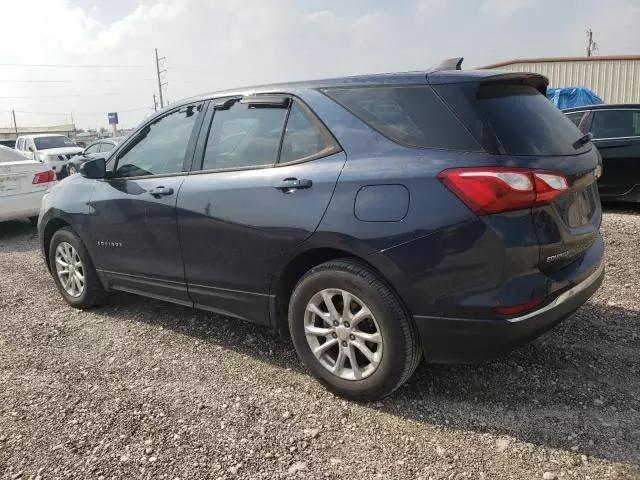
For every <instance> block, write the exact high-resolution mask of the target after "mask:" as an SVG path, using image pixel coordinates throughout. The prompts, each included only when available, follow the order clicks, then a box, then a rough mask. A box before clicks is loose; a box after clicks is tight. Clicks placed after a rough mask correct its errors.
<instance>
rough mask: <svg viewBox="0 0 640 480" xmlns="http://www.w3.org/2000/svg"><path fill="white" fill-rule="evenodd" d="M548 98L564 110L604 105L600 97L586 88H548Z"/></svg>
mask: <svg viewBox="0 0 640 480" xmlns="http://www.w3.org/2000/svg"><path fill="white" fill-rule="evenodd" d="M547 98H548V99H549V100H551V103H553V104H554V105H555V106H556V107H558V108H562V109H564V108H572V107H584V106H586V105H598V104H600V103H604V102H603V101H602V99H601V98H600V97H599V96H597V95H596V94H595V93H593V92H592V91H591V90H589V89H588V88H585V87H569V88H548V89H547Z"/></svg>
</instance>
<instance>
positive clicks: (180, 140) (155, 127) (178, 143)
mask: <svg viewBox="0 0 640 480" xmlns="http://www.w3.org/2000/svg"><path fill="white" fill-rule="evenodd" d="M201 108H202V105H190V106H188V107H182V108H181V109H179V110H176V111H174V112H171V113H169V114H168V115H165V116H164V117H161V118H159V119H157V120H155V121H154V122H153V123H151V124H150V125H147V126H146V127H144V128H143V129H142V131H141V132H139V133H138V134H137V136H136V138H135V139H134V140H133V144H129V145H128V146H127V147H128V148H126V149H125V150H124V153H123V154H122V155H120V156H119V158H118V164H117V170H116V174H115V175H116V176H117V177H139V176H146V175H160V174H169V173H178V172H180V171H182V164H183V162H184V156H185V153H186V150H187V144H188V143H189V138H190V137H191V131H192V130H193V125H194V123H195V121H196V117H197V116H198V112H199V111H200V109H201Z"/></svg>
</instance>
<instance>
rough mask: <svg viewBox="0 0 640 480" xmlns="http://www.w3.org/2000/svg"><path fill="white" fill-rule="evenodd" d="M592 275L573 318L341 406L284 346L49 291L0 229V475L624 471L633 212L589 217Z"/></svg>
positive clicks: (631, 469) (637, 235) (629, 456)
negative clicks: (602, 262) (591, 290)
mask: <svg viewBox="0 0 640 480" xmlns="http://www.w3.org/2000/svg"><path fill="white" fill-rule="evenodd" d="M603 228H604V233H605V238H606V243H607V268H608V274H607V279H606V281H605V283H604V285H603V287H602V288H601V290H600V291H599V292H598V293H597V294H596V296H594V298H592V300H591V301H590V302H589V303H588V304H587V305H586V306H584V307H583V308H582V309H580V310H579V311H578V312H577V313H576V314H575V315H574V316H573V317H572V318H571V319H569V320H567V321H566V322H565V323H563V324H562V325H561V326H560V327H558V328H556V329H555V330H553V331H551V332H549V333H548V334H547V335H545V336H544V337H542V338H540V339H538V340H536V341H534V342H533V343H531V344H530V345H528V346H526V347H524V348H522V349H520V350H518V351H516V352H514V353H512V354H511V355H509V356H507V357H505V358H502V359H500V360H498V361H494V362H491V363H487V364H483V365H476V366H427V365H424V364H423V365H422V366H421V367H420V368H419V369H418V371H417V372H416V375H415V376H414V377H413V379H412V380H410V382H409V383H408V385H407V386H406V387H404V388H402V389H401V390H400V391H399V392H397V393H396V394H394V395H393V396H392V397H390V398H388V399H385V400H384V401H383V402H378V403H375V404H357V403H350V402H346V401H343V400H341V399H339V398H336V397H335V396H333V395H331V394H330V393H328V392H326V391H325V390H324V389H323V388H321V387H320V386H319V385H318V384H317V383H316V382H315V381H314V380H313V379H312V378H310V377H309V375H308V374H307V373H305V372H304V371H303V370H302V368H301V366H300V363H299V362H298V360H297V358H296V356H295V353H294V351H293V347H292V345H291V343H290V342H288V341H284V340H281V339H280V338H279V337H277V336H274V335H272V334H270V333H269V332H268V331H266V330H264V329H261V328H259V327H256V326H252V325H249V324H245V323H242V322H238V321H234V320H230V319H226V318H223V317H220V316H216V315H213V314H208V313H202V312H196V311H193V310H190V309H186V308H182V307H176V306H172V305H167V304H163V303H160V302H156V301H150V300H146V299H141V298H137V297H133V296H128V295H114V296H113V297H112V298H111V299H110V301H109V303H108V305H107V306H105V307H103V308H100V309H97V310H93V311H90V312H78V311H75V310H73V309H71V308H70V307H68V306H67V305H66V304H65V303H64V302H63V301H62V299H61V297H60V296H59V295H58V293H57V291H56V290H55V287H54V284H53V281H52V280H51V278H50V277H49V276H48V274H47V273H46V271H45V267H44V265H43V263H42V260H41V258H40V255H39V252H38V249H37V240H36V234H35V231H34V229H33V228H32V227H30V226H29V224H28V223H20V222H13V223H6V224H2V225H0V271H2V272H3V275H2V276H0V292H1V294H0V478H2V479H5V478H7V479H9V478H10V479H16V478H23V479H49V478H96V479H103V478H104V479H107V478H114V479H116V478H117V479H122V478H168V479H172V480H173V479H176V478H180V479H194V478H211V479H216V478H221V479H227V478H228V479H231V478H247V479H258V478H269V479H270V478H344V477H347V476H349V477H351V478H358V479H360V478H363V479H364V478H385V479H395V478H398V479H402V478H407V479H408V478H411V479H414V478H423V479H434V480H435V479H462V478H468V479H507V478H511V479H554V478H558V479H560V478H564V479H572V478H580V479H593V480H596V479H598V480H599V479H605V478H635V479H640V362H639V356H638V355H639V352H640V348H639V347H640V340H639V338H638V335H639V328H638V324H639V322H640V275H639V274H640V248H639V245H640V215H639V214H638V213H637V212H633V211H629V210H613V211H612V210H609V211H608V212H607V214H606V215H605V220H604V227H603Z"/></svg>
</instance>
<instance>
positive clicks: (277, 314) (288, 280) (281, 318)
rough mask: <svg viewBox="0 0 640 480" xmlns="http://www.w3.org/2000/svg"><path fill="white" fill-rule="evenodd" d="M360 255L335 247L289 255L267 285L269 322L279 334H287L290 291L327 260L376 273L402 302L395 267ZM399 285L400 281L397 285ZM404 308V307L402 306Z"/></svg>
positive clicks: (379, 257)
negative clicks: (352, 263) (346, 262)
mask: <svg viewBox="0 0 640 480" xmlns="http://www.w3.org/2000/svg"><path fill="white" fill-rule="evenodd" d="M376 253H377V254H375V253H374V254H371V253H369V254H364V253H363V252H359V251H354V250H352V249H347V248H340V247H339V246H310V247H309V248H307V249H305V250H303V251H298V252H296V253H295V254H293V255H292V256H291V257H290V258H289V259H288V261H286V262H284V264H283V266H282V267H281V268H280V269H279V270H278V272H277V273H276V274H275V275H274V277H273V279H272V282H271V295H272V299H273V300H272V302H271V308H270V310H271V312H270V314H271V323H272V325H273V327H274V328H276V329H277V330H278V331H280V333H282V334H284V335H288V333H289V332H288V322H287V309H288V306H289V300H290V298H291V294H292V293H293V289H294V288H295V286H296V284H297V283H298V281H299V280H300V278H302V276H303V275H304V274H305V273H307V272H308V271H309V270H311V269H312V268H313V267H315V266H317V265H320V264H322V263H325V262H328V261H330V260H338V259H349V260H354V261H356V262H358V263H361V264H363V265H365V266H366V267H367V268H369V269H370V270H372V271H373V272H374V273H376V274H377V275H378V276H379V277H380V278H381V279H382V280H383V281H384V282H385V283H387V285H388V286H389V288H391V289H392V290H393V291H394V292H395V293H396V295H397V296H398V298H399V299H400V301H402V302H403V303H404V299H403V295H401V294H400V292H399V291H398V288H396V287H397V285H398V282H396V281H394V280H395V277H396V272H395V268H389V267H390V265H387V262H386V260H385V259H384V256H383V255H381V254H380V253H379V252H376ZM400 283H402V282H400ZM405 306H406V305H405Z"/></svg>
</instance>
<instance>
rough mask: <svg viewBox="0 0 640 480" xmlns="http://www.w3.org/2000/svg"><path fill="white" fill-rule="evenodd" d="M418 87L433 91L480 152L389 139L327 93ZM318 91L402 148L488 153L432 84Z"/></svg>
mask: <svg viewBox="0 0 640 480" xmlns="http://www.w3.org/2000/svg"><path fill="white" fill-rule="evenodd" d="M416 87H421V88H425V87H426V88H428V89H430V90H431V92H432V93H433V94H434V95H435V96H436V98H437V99H438V101H440V103H442V105H443V106H444V108H445V109H446V110H447V111H448V112H449V113H450V114H451V116H452V117H453V118H454V119H455V120H456V122H458V124H459V125H460V127H461V128H462V130H464V131H465V132H466V133H467V134H468V135H469V137H470V138H471V139H472V140H473V141H474V142H475V143H476V144H477V145H478V150H460V149H452V148H438V147H425V146H421V145H413V144H411V143H405V142H401V141H399V140H394V139H393V138H391V137H389V136H388V135H387V134H386V133H384V132H382V131H381V130H378V129H377V128H374V127H373V126H372V125H370V124H369V122H367V121H366V120H364V119H363V118H362V117H361V116H360V115H358V114H357V113H355V112H354V111H353V110H352V109H351V108H349V107H347V106H346V105H343V104H342V103H340V102H338V101H337V100H335V99H334V98H333V97H331V95H329V94H328V93H327V92H330V91H332V90H365V89H389V88H416ZM318 91H319V92H320V93H322V94H323V95H324V96H326V97H327V98H328V99H329V100H331V101H332V102H334V103H335V104H336V105H338V106H339V107H342V108H344V109H345V110H346V111H347V112H349V113H350V114H351V115H353V116H354V117H356V118H357V119H358V120H360V121H361V122H362V123H363V124H364V125H365V126H366V127H367V128H369V129H370V130H372V131H373V132H375V133H377V134H379V135H381V136H382V137H383V138H385V139H387V140H389V141H390V142H391V143H393V144H394V145H400V146H401V147H406V148H417V149H420V150H428V151H431V150H433V151H437V152H457V153H471V154H483V153H484V154H486V153H487V152H486V150H485V149H484V147H483V146H482V145H481V144H480V142H479V141H478V139H477V138H476V137H475V135H473V133H471V132H470V131H469V129H468V128H467V126H466V125H465V124H464V123H463V122H462V121H461V120H460V119H459V118H458V115H457V114H456V112H454V111H453V110H452V109H451V107H450V106H449V105H448V104H447V102H445V101H444V100H443V99H442V97H441V96H440V94H438V92H436V90H435V89H434V88H433V86H432V85H430V84H427V83H407V84H401V85H397V84H391V85H350V86H342V85H341V86H337V87H324V88H319V89H318Z"/></svg>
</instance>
